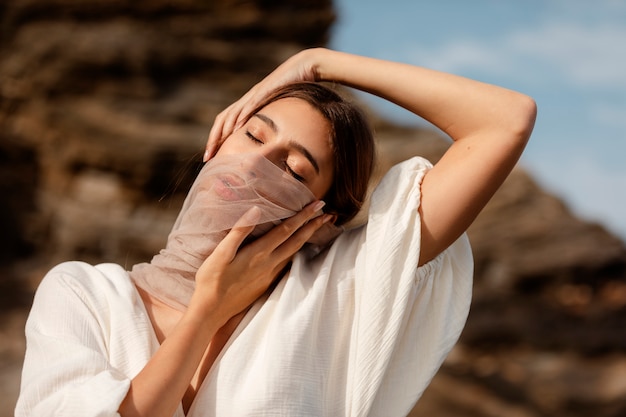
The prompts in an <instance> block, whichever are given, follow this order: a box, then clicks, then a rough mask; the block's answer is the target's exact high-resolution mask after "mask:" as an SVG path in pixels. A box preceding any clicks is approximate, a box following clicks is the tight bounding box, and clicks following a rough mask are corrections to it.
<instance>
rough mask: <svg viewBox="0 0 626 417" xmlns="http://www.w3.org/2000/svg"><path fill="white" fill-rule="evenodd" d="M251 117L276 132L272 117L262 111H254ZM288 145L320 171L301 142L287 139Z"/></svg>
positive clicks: (276, 128)
mask: <svg viewBox="0 0 626 417" xmlns="http://www.w3.org/2000/svg"><path fill="white" fill-rule="evenodd" d="M252 117H256V118H257V119H260V120H262V121H263V122H264V123H265V124H266V125H267V126H268V127H269V128H270V129H272V131H273V132H274V133H278V131H279V129H278V126H277V125H276V123H274V121H273V120H272V119H270V118H269V117H267V116H266V115H264V114H263V113H256V114H255V115H254V116H252ZM289 146H291V147H292V148H294V149H295V150H297V151H298V152H299V153H301V154H302V155H303V156H304V157H305V158H306V159H308V160H309V162H310V163H311V165H313V168H314V169H315V172H316V173H317V174H319V173H320V167H319V164H318V163H317V160H315V158H314V157H313V155H312V154H311V152H309V150H308V149H307V148H305V147H304V146H303V145H302V144H300V143H298V142H295V141H293V140H290V141H289Z"/></svg>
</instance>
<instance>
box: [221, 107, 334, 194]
mask: <svg viewBox="0 0 626 417" xmlns="http://www.w3.org/2000/svg"><path fill="white" fill-rule="evenodd" d="M253 152H254V153H258V154H259V155H262V156H264V157H265V158H267V159H269V160H270V161H271V162H272V163H274V164H275V165H277V166H278V167H280V168H281V169H283V170H285V171H286V172H287V173H288V174H290V175H292V176H293V177H294V178H296V179H297V180H299V181H301V182H302V183H303V184H304V185H306V186H307V187H308V188H309V190H311V192H312V193H313V194H314V195H315V197H316V198H318V199H321V198H322V197H323V196H324V195H325V194H326V192H327V191H328V190H329V189H330V185H331V183H332V180H333V155H332V143H331V138H330V125H329V122H328V121H327V120H326V119H325V118H324V117H323V116H322V115H321V114H320V112H319V111H317V110H316V109H315V108H313V107H312V106H311V105H310V104H309V103H307V102H306V101H304V100H301V99H297V98H284V99H280V100H277V101H275V102H273V103H270V104H268V105H267V106H265V107H264V108H263V109H261V110H260V111H259V112H258V113H257V114H255V115H253V116H252V117H251V118H250V120H248V122H247V123H246V124H245V125H244V126H243V127H241V128H240V129H238V130H236V131H235V132H233V133H232V134H231V135H230V136H229V137H228V138H227V139H226V141H225V142H224V143H223V144H222V146H221V147H220V149H219V151H218V152H217V155H232V154H239V153H253Z"/></svg>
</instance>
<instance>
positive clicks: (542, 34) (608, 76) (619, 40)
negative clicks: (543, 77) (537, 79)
mask: <svg viewBox="0 0 626 417" xmlns="http://www.w3.org/2000/svg"><path fill="white" fill-rule="evenodd" d="M625 42H626V26H624V25H621V26H619V25H611V24H609V25H594V26H585V25H581V24H576V23H568V22H553V23H549V24H546V25H544V26H543V27H541V28H539V29H538V30H532V31H524V32H517V33H513V34H511V35H509V36H507V37H506V38H505V40H504V44H503V45H501V47H506V48H507V49H509V51H510V53H514V54H518V55H519V56H528V57H531V58H534V59H537V60H539V61H542V62H544V63H546V64H548V65H550V66H552V67H553V68H554V69H555V70H556V71H558V72H559V73H560V74H562V75H563V76H564V77H566V78H567V79H568V80H569V81H570V82H572V83H574V84H577V85H579V86H581V87H592V88H593V87H609V88H615V87H619V88H626V76H625V75H624V74H626V48H624V43H625Z"/></svg>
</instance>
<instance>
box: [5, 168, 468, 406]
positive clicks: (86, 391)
mask: <svg viewBox="0 0 626 417" xmlns="http://www.w3.org/2000/svg"><path fill="white" fill-rule="evenodd" d="M429 168H430V165H429V164H428V163H427V162H426V161H425V160H423V159H421V158H414V159H411V160H409V161H407V162H405V163H403V164H400V165H399V166H396V167H394V168H393V169H392V170H391V171H390V172H389V173H388V174H387V175H386V176H385V178H384V179H383V181H382V182H381V183H380V184H379V186H378V187H377V189H376V191H375V192H374V194H373V196H372V199H371V206H370V210H369V217H368V223H367V224H366V225H365V226H362V227H359V228H356V229H352V230H349V231H346V232H344V233H343V234H342V235H340V236H339V237H338V238H337V239H336V240H335V241H334V242H333V244H332V245H331V246H330V247H329V248H327V249H326V250H325V251H324V252H322V253H321V254H319V256H317V257H315V258H313V259H309V258H307V257H305V256H302V255H300V254H299V255H297V256H296V259H295V260H294V263H293V265H292V268H291V270H290V272H289V274H288V276H286V277H285V278H283V279H282V280H281V281H280V282H279V284H278V285H277V287H276V288H275V289H274V290H273V291H272V292H271V293H270V294H268V296H267V297H265V298H264V299H262V300H259V301H258V302H257V303H255V304H254V305H253V306H252V308H251V309H250V310H249V312H248V313H247V315H246V316H245V317H244V319H243V320H242V322H241V323H240V324H239V326H238V327H237V329H236V330H235V332H234V333H233V335H232V336H231V338H230V339H229V341H228V343H227V344H226V346H225V347H224V349H223V350H222V352H221V353H220V355H219V357H218V358H217V360H216V361H215V363H214V365H213V367H212V368H211V370H210V371H209V373H208V375H207V377H206V379H205V381H204V382H203V384H202V385H201V387H200V389H199V391H198V394H197V396H196V399H195V401H194V403H193V404H192V406H191V408H190V410H189V412H188V414H187V415H188V416H189V417H201V416H202V417H204V416H207V417H208V416H257V417H261V416H283V415H297V416H333V417H334V416H386V417H389V416H391V417H393V416H405V415H406V414H407V413H408V412H409V411H410V410H411V408H412V407H413V405H414V404H415V402H416V401H417V399H418V398H419V397H420V395H421V394H422V392H423V391H424V389H425V388H426V386H427V385H428V383H429V382H430V380H431V378H432V377H433V376H434V374H435V372H436V371H437V369H438V368H439V367H440V366H441V363H442V362H443V360H444V358H445V357H446V355H447V354H448V353H449V351H450V350H451V349H452V347H453V345H454V343H455V342H456V341H457V340H458V337H459V335H460V332H461V330H462V328H463V326H464V324H465V321H466V318H467V314H468V311H469V305H470V298H471V288H472V274H473V261H472V257H471V250H470V247H469V243H468V241H467V238H466V236H465V235H463V236H462V237H461V238H459V239H458V240H457V241H456V242H455V243H453V244H452V245H451V246H450V247H449V248H448V249H446V250H445V251H444V252H443V253H441V254H440V255H439V256H437V257H436V258H435V259H434V260H432V261H431V262H429V263H427V264H426V265H424V266H422V267H419V268H418V267H417V263H418V259H419V252H420V219H419V212H418V210H417V208H418V206H419V201H420V183H421V180H422V178H423V175H424V173H425V172H426V171H427V170H428V169H429ZM26 331H27V353H26V360H25V365H24V371H23V379H22V386H21V394H20V400H19V402H18V408H17V411H16V416H18V417H21V416H34V415H36V416H52V415H54V416H59V415H77V416H78V415H80V416H83V417H89V416H117V412H116V410H117V408H118V407H119V404H120V403H121V401H122V399H123V398H124V396H125V395H126V392H127V390H128V386H129V383H130V380H131V379H132V378H133V377H134V376H135V375H136V374H137V373H138V372H139V371H140V370H141V369H142V367H143V366H144V365H145V363H146V362H147V361H148V360H149V358H150V357H151V356H152V355H153V354H154V353H155V351H156V349H157V348H158V342H157V341H156V337H155V335H154V332H153V330H152V327H151V325H150V320H149V318H148V317H147V314H146V312H145V308H144V306H143V303H142V302H141V299H140V297H139V295H138V293H137V291H136V289H135V287H134V286H133V285H132V281H131V280H130V279H129V277H128V274H127V272H125V271H124V270H123V269H122V268H121V267H119V266H115V265H98V266H95V267H94V266H89V265H86V264H82V263H76V262H73V263H68V264H62V265H60V266H58V267H57V268H55V269H53V270H52V271H51V272H50V273H49V274H48V275H47V276H46V278H44V281H43V282H42V284H41V286H40V288H39V289H38V292H37V295H36V298H35V302H34V305H33V309H32V311H31V314H30V316H29V319H28V322H27V330H26ZM182 416H183V413H182V407H180V406H179V408H178V411H177V413H176V414H175V417H182Z"/></svg>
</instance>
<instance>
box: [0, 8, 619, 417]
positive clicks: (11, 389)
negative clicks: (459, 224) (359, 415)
mask: <svg viewBox="0 0 626 417" xmlns="http://www.w3.org/2000/svg"><path fill="white" fill-rule="evenodd" d="M0 19H1V22H2V25H1V29H0V36H1V38H0V126H1V129H0V192H1V194H2V196H3V204H2V205H0V228H1V230H2V231H3V233H2V237H1V238H0V259H1V266H0V269H1V271H2V278H1V280H0V289H1V290H2V291H0V303H1V304H0V312H1V317H2V319H1V320H0V332H2V337H1V338H0V372H1V373H2V374H1V378H0V390H2V391H3V392H2V393H0V395H2V398H8V399H9V401H8V402H6V401H5V404H6V406H5V409H2V408H0V415H7V416H8V415H11V414H12V413H11V409H12V406H13V404H14V400H15V396H16V395H17V385H18V381H19V368H20V365H21V362H20V361H21V357H22V355H23V349H24V341H23V337H22V335H21V332H22V326H23V323H24V318H25V314H26V312H27V309H28V306H29V303H30V299H31V297H32V292H33V290H34V288H35V287H36V285H37V283H38V282H39V280H40V279H41V277H42V274H43V273H45V271H46V270H47V269H48V268H49V267H50V266H51V265H52V264H54V263H56V262H58V261H61V260H65V259H82V260H86V261H88V262H102V261H110V262H117V263H120V264H122V265H126V266H130V265H132V264H133V263H135V262H138V261H142V260H146V259H149V258H150V257H151V256H152V254H154V253H155V252H156V251H157V250H158V249H159V248H160V247H161V246H162V245H163V242H164V241H165V238H166V235H167V233H168V231H169V228H170V226H171V224H172V222H173V220H174V218H175V216H176V213H177V211H178V208H179V206H180V203H181V202H182V198H183V197H184V195H185V192H186V190H187V188H188V186H189V185H190V182H191V180H192V178H193V175H194V172H196V170H197V169H198V167H199V164H198V162H199V159H200V152H201V150H202V149H203V144H204V142H205V138H206V135H207V133H208V129H209V127H210V125H211V123H212V120H213V118H214V117H215V115H216V114H217V112H218V111H219V110H221V109H222V108H224V107H225V106H226V105H227V104H229V103H230V102H232V101H233V100H235V99H236V98H237V97H238V96H239V95H240V94H242V93H243V92H244V91H245V90H246V89H247V88H249V87H250V86H251V85H253V84H254V83H255V82H256V81H258V80H259V79H260V78H261V77H262V76H263V75H264V74H266V73H268V72H269V71H271V69H272V68H274V67H275V66H276V65H278V63H280V62H281V61H282V60H283V59H284V58H286V57H287V56H289V55H291V54H292V53H293V52H295V51H297V50H299V49H301V48H303V47H307V46H315V45H324V44H325V43H326V42H327V40H328V35H329V29H330V27H331V25H332V24H333V22H334V20H335V14H334V11H333V6H332V4H331V2H330V1H311V0H309V1H306V0H300V1H265V0H256V1H237V0H221V1H213V2H204V1H198V0H182V1H176V2H174V1H167V0H150V1H136V2H121V1H113V0H109V1H100V0H93V1H90V2H83V1H78V0H47V1H46V0H19V1H13V2H10V3H9V2H5V3H3V4H2V5H0ZM375 119H376V118H375ZM375 124H376V129H377V132H378V137H379V143H380V147H381V150H382V152H381V166H383V167H384V166H388V165H389V164H391V163H393V162H395V161H398V160H399V159H400V158H404V157H406V156H407V155H410V154H422V155H425V156H427V157H429V158H430V159H431V160H436V159H437V158H438V156H439V155H440V154H441V152H442V151H443V150H444V149H445V147H446V146H447V142H446V141H445V140H444V139H443V138H441V137H439V136H438V135H436V134H435V133H433V132H430V131H422V130H418V129H410V128H405V127H400V126H392V125H390V124H389V123H387V122H385V121H382V120H379V119H376V120H375ZM470 238H471V240H472V244H473V248H474V252H475V258H476V281H475V293H474V302H473V306H472V311H471V313H470V317H469V321H468V324H467V327H466V329H465V331H464V333H463V335H462V338H461V342H460V343H459V345H458V346H457V348H455V350H454V351H453V352H452V354H451V355H450V357H449V358H448V360H447V361H446V363H445V365H444V367H443V368H442V370H441V372H440V373H439V374H438V375H437V376H436V377H435V380H434V381H433V384H432V385H431V387H430V388H429V389H428V390H427V392H426V394H425V396H424V398H423V400H422V401H420V403H419V404H418V405H417V407H416V409H415V410H414V412H413V413H412V415H415V416H419V415H433V416H440V417H446V416H480V417H482V416H485V417H486V416H501V415H508V416H520V417H521V416H528V417H535V416H537V417H539V416H572V417H578V416H607V417H608V416H620V415H626V400H624V398H626V379H625V378H624V375H625V374H626V354H625V353H624V352H626V335H625V334H624V323H625V322H626V321H625V320H626V250H625V248H624V244H623V243H622V242H621V241H619V240H618V239H617V238H615V237H614V236H613V235H611V234H610V233H609V232H607V231H606V230H604V229H602V228H601V227H599V226H598V225H594V224H589V223H586V222H583V221H581V220H579V219H576V218H575V217H573V216H572V214H571V213H570V212H569V211H568V209H567V207H565V206H564V205H563V203H562V202H560V201H559V200H558V199H556V198H555V197H553V196H551V195H549V194H547V193H545V192H544V191H543V190H542V189H541V188H540V187H539V186H538V185H537V184H536V183H535V182H534V181H533V180H532V177H531V176H529V175H528V173H526V172H524V171H523V170H521V169H520V170H517V171H515V172H514V173H513V174H512V175H511V177H510V178H509V180H507V182H506V184H505V186H504V187H503V188H502V189H501V191H499V192H498V194H497V195H496V196H495V198H494V199H493V201H492V202H491V203H490V204H489V206H488V207H487V209H486V210H485V211H484V213H483V214H481V216H480V217H479V219H478V220H477V221H476V223H475V224H474V225H473V226H472V228H471V230H470ZM2 413H4V414H2Z"/></svg>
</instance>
